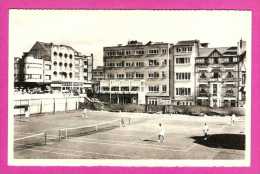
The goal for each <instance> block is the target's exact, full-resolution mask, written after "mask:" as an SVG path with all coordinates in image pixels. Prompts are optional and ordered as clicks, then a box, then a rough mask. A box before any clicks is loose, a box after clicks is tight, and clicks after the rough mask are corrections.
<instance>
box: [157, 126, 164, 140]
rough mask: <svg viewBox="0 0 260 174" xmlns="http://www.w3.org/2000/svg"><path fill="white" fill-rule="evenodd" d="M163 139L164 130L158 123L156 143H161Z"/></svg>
mask: <svg viewBox="0 0 260 174" xmlns="http://www.w3.org/2000/svg"><path fill="white" fill-rule="evenodd" d="M164 137H165V129H164V127H163V126H162V123H159V134H158V142H160V143H163V141H164Z"/></svg>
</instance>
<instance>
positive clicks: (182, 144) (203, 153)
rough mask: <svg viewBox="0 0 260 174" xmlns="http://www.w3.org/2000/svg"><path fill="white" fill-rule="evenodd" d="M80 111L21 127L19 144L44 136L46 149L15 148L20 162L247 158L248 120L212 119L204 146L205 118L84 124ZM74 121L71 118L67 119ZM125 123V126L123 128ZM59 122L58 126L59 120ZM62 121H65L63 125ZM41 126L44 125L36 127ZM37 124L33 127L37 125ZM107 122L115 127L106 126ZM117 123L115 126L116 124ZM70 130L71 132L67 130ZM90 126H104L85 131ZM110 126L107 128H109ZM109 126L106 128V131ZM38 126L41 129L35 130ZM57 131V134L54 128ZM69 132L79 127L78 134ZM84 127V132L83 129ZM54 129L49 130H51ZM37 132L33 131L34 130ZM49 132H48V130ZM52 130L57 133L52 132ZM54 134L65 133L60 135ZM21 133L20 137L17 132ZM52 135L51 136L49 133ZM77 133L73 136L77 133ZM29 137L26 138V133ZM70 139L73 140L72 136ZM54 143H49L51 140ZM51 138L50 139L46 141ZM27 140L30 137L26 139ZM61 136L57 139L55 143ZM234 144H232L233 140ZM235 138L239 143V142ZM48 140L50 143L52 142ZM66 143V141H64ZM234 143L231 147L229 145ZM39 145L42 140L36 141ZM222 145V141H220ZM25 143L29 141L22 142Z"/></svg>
mask: <svg viewBox="0 0 260 174" xmlns="http://www.w3.org/2000/svg"><path fill="white" fill-rule="evenodd" d="M79 114H80V113H79V112H75V113H66V114H64V113H61V114H60V115H51V116H43V117H35V118H32V120H30V121H25V122H21V121H16V122H15V137H16V138H15V139H18V140H19V138H21V139H22V138H23V137H22V135H25V134H26V132H27V133H28V136H31V135H30V134H29V132H30V133H31V134H32V133H33V134H35V133H39V131H42V132H43V135H42V136H41V137H43V138H42V141H41V142H42V144H33V145H30V146H25V147H19V148H15V149H14V158H17V159H243V158H244V149H243V148H241V147H242V146H244V144H243V143H244V121H243V118H240V119H239V121H237V122H236V124H235V125H233V126H231V125H230V121H229V120H230V118H229V117H208V118H207V123H208V125H209V129H210V136H212V138H211V137H209V141H208V142H203V141H202V140H201V138H202V125H203V123H202V122H203V121H204V120H203V121H202V118H200V117H191V116H180V115H174V116H169V115H162V114H152V115H151V114H135V113H110V112H89V113H88V116H89V118H88V119H82V118H81V117H80V115H79ZM67 117H68V118H67ZM122 118H124V120H123V124H122ZM53 120H55V121H53ZM57 120H60V122H59V121H57ZM37 122H39V123H40V124H38V125H37V124H36V123H37ZM32 123H33V124H32ZM104 123H109V124H108V125H105V124H104ZM110 123H111V124H110ZM158 123H162V124H163V126H164V127H165V130H166V138H165V141H164V142H163V143H162V144H160V143H159V142H157V133H158ZM64 125H66V128H65V129H67V133H66V131H63V132H62V133H61V130H62V129H63V130H64V127H65V126H64ZM86 125H90V126H91V125H101V127H98V128H96V127H95V126H94V127H93V130H91V131H89V130H87V132H88V133H86V132H85V128H84V129H83V127H85V126H86ZM104 125H105V126H104ZM102 126H104V127H102ZM35 127H37V128H35ZM54 128H55V129H54ZM68 128H79V129H77V131H75V132H77V133H79V132H80V133H79V134H77V135H76V133H75V134H73V133H70V130H69V129H68ZM81 128H82V129H83V130H81ZM48 129H49V130H48ZM32 130H33V131H32ZM43 130H44V131H43ZM50 130H51V131H50ZM54 130H60V131H58V132H59V133H56V135H54V133H53V132H54ZM17 131H19V133H17ZM45 132H47V135H46V134H44V133H45ZM71 132H73V131H71ZM22 133H25V134H22ZM66 134H67V135H66ZM50 135H51V137H52V138H53V140H49V139H51V138H49V137H48V136H50ZM46 136H47V137H46ZM24 137H25V136H24ZM55 137H56V138H55ZM230 137H231V139H232V138H233V139H232V143H234V144H232V143H230V141H226V140H228V139H230ZM234 137H235V139H234ZM46 139H47V140H46ZM60 139H61V140H60ZM223 140H224V142H229V144H225V143H224V144H223V142H222V141H223ZM36 141H37V140H36ZM216 141H217V142H216ZM21 144H23V142H21Z"/></svg>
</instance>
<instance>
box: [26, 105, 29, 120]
mask: <svg viewBox="0 0 260 174" xmlns="http://www.w3.org/2000/svg"><path fill="white" fill-rule="evenodd" d="M29 118H30V110H29V107H28V108H27V109H26V111H25V119H29Z"/></svg>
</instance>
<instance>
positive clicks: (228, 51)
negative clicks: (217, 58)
mask: <svg viewBox="0 0 260 174" xmlns="http://www.w3.org/2000/svg"><path fill="white" fill-rule="evenodd" d="M214 50H217V51H218V52H219V53H220V54H222V55H224V56H225V55H226V56H228V55H237V49H236V47H217V48H199V57H208V56H209V55H210V54H211V53H212V52H213V51H214Z"/></svg>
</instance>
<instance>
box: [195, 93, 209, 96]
mask: <svg viewBox="0 0 260 174" xmlns="http://www.w3.org/2000/svg"><path fill="white" fill-rule="evenodd" d="M198 97H209V92H199V95H198Z"/></svg>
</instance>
